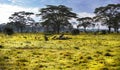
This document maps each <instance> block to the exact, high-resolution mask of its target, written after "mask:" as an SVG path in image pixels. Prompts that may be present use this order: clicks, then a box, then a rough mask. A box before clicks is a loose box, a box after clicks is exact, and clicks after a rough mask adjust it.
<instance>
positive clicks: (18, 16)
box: [8, 11, 35, 32]
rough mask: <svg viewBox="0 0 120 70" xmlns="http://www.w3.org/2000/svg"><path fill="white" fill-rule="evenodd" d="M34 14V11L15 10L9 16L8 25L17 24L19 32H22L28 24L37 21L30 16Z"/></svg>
mask: <svg viewBox="0 0 120 70" xmlns="http://www.w3.org/2000/svg"><path fill="white" fill-rule="evenodd" d="M33 14H34V13H32V12H25V11H19V12H15V13H14V14H12V15H11V16H10V17H9V19H10V22H9V23H8V25H12V26H15V27H16V28H17V29H18V32H19V30H20V31H21V32H22V31H23V28H24V27H25V25H26V24H29V25H30V24H31V25H33V23H35V21H34V20H33V18H31V17H30V16H31V15H33Z"/></svg>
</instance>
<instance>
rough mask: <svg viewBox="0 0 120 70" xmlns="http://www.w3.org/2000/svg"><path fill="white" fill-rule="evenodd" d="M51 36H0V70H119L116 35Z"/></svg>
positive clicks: (119, 47)
mask: <svg viewBox="0 0 120 70" xmlns="http://www.w3.org/2000/svg"><path fill="white" fill-rule="evenodd" d="M53 36H54V35H50V36H49V41H45V40H44V36H43V35H42V34H39V33H38V34H31V33H22V34H14V35H12V36H5V35H4V34H0V46H2V47H0V69H5V70H120V35H119V34H108V35H92V34H89V35H86V34H82V35H75V36H72V35H65V36H66V37H69V38H71V39H68V40H52V37H53ZM57 36H58V35H57Z"/></svg>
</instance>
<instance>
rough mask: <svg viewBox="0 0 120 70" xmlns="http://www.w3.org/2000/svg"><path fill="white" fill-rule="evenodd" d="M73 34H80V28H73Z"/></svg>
mask: <svg viewBox="0 0 120 70" xmlns="http://www.w3.org/2000/svg"><path fill="white" fill-rule="evenodd" d="M71 33H72V35H78V34H79V33H80V31H79V30H78V29H73V30H72V31H71Z"/></svg>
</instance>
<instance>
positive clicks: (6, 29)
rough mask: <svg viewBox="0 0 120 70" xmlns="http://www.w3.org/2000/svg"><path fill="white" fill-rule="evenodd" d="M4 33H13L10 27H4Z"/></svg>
mask: <svg viewBox="0 0 120 70" xmlns="http://www.w3.org/2000/svg"><path fill="white" fill-rule="evenodd" d="M4 33H5V34H7V35H12V34H13V33H14V31H13V29H12V28H10V27H5V28H4Z"/></svg>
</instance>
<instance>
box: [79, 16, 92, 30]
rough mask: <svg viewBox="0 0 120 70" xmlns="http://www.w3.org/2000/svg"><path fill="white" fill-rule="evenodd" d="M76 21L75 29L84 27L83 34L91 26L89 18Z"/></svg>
mask: <svg viewBox="0 0 120 70" xmlns="http://www.w3.org/2000/svg"><path fill="white" fill-rule="evenodd" d="M77 21H79V24H78V25H77V27H81V26H82V27H84V32H86V28H87V27H89V26H91V25H93V24H92V18H91V17H84V18H78V19H77Z"/></svg>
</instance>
